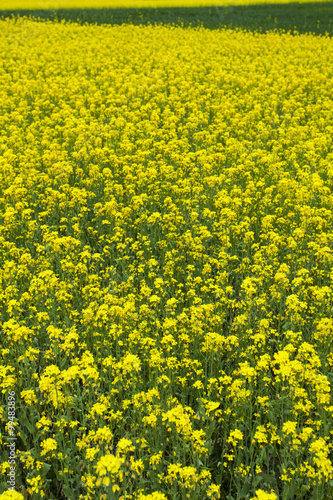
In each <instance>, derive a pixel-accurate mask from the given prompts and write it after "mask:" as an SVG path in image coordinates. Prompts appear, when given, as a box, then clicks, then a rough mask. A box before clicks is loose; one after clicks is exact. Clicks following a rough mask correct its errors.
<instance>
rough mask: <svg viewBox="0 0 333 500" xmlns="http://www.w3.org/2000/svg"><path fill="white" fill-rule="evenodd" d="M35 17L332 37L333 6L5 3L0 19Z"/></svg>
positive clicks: (203, 0) (205, 0)
mask: <svg viewBox="0 0 333 500" xmlns="http://www.w3.org/2000/svg"><path fill="white" fill-rule="evenodd" d="M1 15H2V16H4V17H11V16H13V15H15V16H17V15H20V16H33V17H36V18H38V17H39V18H41V19H51V20H56V19H58V20H59V21H61V20H66V21H72V22H77V21H78V22H80V23H97V24H115V25H121V24H123V23H126V24H128V23H130V24H135V25H140V24H143V25H147V24H156V23H157V24H176V25H183V26H189V25H192V26H204V27H206V28H210V29H217V28H221V27H224V26H227V27H228V28H241V29H246V30H257V31H262V32H266V31H271V30H284V31H292V32H294V31H297V32H299V33H315V34H323V35H325V34H326V33H329V34H331V33H332V20H333V2H287V1H285V0H282V1H279V2H269V3H265V2H263V1H262V0H256V1H252V2H251V1H249V0H224V1H223V0H220V1H219V2H217V1H215V2H214V0H200V1H199V0H198V1H196V0H184V1H182V2H180V1H175V0H160V1H156V0H130V1H125V0H114V1H110V0H109V1H107V0H104V1H103V0H100V1H97V2H93V1H92V0H82V1H79V0H54V1H52V0H51V1H38V0H33V1H27V0H25V1H24V0H14V1H10V0H4V1H2V2H1V5H0V17H1Z"/></svg>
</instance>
